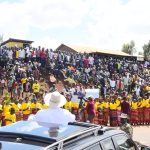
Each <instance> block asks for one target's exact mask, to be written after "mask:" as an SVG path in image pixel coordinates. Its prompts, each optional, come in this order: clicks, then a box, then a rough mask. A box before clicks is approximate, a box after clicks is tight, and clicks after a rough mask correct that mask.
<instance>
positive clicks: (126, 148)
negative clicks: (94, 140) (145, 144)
mask: <svg viewBox="0 0 150 150" xmlns="http://www.w3.org/2000/svg"><path fill="white" fill-rule="evenodd" d="M113 139H114V140H115V143H116V144H117V147H118V150H136V146H135V144H134V142H133V141H132V140H131V139H130V138H128V137H127V136H125V135H117V136H114V137H113Z"/></svg>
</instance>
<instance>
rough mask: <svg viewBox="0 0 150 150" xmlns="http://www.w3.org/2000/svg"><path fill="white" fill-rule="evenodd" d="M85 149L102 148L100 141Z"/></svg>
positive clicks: (96, 149)
mask: <svg viewBox="0 0 150 150" xmlns="http://www.w3.org/2000/svg"><path fill="white" fill-rule="evenodd" d="M84 150H102V149H101V147H100V144H99V143H95V144H92V145H90V146H88V147H86V148H85V149H84Z"/></svg>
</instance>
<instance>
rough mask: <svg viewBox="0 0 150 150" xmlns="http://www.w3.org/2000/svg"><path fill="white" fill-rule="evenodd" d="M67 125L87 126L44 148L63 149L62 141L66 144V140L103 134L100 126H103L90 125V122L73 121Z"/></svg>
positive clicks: (71, 140) (70, 140)
mask: <svg viewBox="0 0 150 150" xmlns="http://www.w3.org/2000/svg"><path fill="white" fill-rule="evenodd" d="M69 125H77V126H82V127H88V128H87V129H85V130H83V131H81V132H79V133H76V134H73V135H70V136H68V137H65V138H63V139H60V140H59V141H57V142H54V143H53V144H51V145H49V146H47V147H45V149H44V150H50V149H52V148H54V147H56V148H57V150H63V145H64V143H65V144H66V143H67V142H68V143H69V142H74V141H78V140H80V139H82V138H86V137H88V136H91V135H94V136H97V135H99V134H103V132H104V131H103V130H102V128H103V127H102V126H99V125H94V124H92V125H91V124H90V123H82V122H80V123H78V122H73V123H69ZM68 143H67V144H68Z"/></svg>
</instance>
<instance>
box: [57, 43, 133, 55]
mask: <svg viewBox="0 0 150 150" xmlns="http://www.w3.org/2000/svg"><path fill="white" fill-rule="evenodd" d="M61 46H66V47H69V48H71V49H72V50H74V51H76V52H78V53H103V54H110V55H119V56H131V55H129V54H127V53H124V52H122V51H119V50H107V49H100V48H92V47H86V46H76V45H65V44H61V45H60V46H59V47H58V48H57V50H58V49H59V50H61Z"/></svg>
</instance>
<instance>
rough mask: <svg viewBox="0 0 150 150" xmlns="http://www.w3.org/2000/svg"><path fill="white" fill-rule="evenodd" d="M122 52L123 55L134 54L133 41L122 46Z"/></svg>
mask: <svg viewBox="0 0 150 150" xmlns="http://www.w3.org/2000/svg"><path fill="white" fill-rule="evenodd" d="M122 52H125V53H127V54H130V55H132V54H134V53H135V52H136V49H135V43H134V41H131V42H130V43H126V44H123V46H122Z"/></svg>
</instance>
